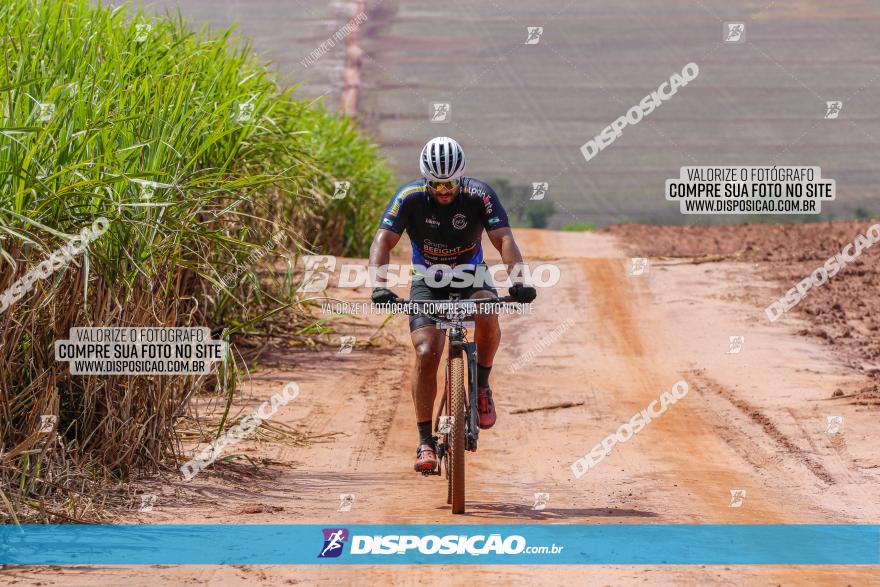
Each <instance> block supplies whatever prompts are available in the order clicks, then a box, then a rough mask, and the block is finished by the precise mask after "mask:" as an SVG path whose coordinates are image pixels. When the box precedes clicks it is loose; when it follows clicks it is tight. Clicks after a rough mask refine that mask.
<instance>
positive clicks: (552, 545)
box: [0, 524, 880, 565]
mask: <svg viewBox="0 0 880 587" xmlns="http://www.w3.org/2000/svg"><path fill="white" fill-rule="evenodd" d="M0 564H27V565H48V564H53V565H69V564H77V565H148V564H245V565H247V564H260V565H270V564H272V565H274V564H287V565H302V564H369V565H373V564H569V565H572V564H580V565H584V564H587V565H589V564H620V565H632V564H639V565H679V564H685V565H691V564H700V565H711V564H724V565H771V564H772V565H783V564H785V565H788V564H794V565H838V564H845V565H880V525H818V524H803V525H801V524H793V525H788V524H786V525H733V524H705V525H704V524H699V525H698V524H618V525H602V524H581V525H562V524H541V525H538V524H485V525H425V524H417V525H373V524H351V525H346V526H339V525H331V524H328V525H274V524H273V525H183V524H181V525H173V524H172V525H96V526H87V525H47V526H43V525H28V526H20V527H17V526H0Z"/></svg>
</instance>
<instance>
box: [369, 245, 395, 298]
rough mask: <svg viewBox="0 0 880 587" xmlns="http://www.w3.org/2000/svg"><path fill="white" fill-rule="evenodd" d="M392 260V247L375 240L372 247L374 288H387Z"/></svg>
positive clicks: (371, 264) (371, 270)
mask: <svg viewBox="0 0 880 587" xmlns="http://www.w3.org/2000/svg"><path fill="white" fill-rule="evenodd" d="M390 260H391V247H389V246H388V245H387V243H385V242H384V241H381V240H378V239H377V240H375V241H373V245H372V246H371V247H370V277H371V278H372V282H373V284H372V285H373V287H387V286H388V279H387V269H388V262H389V261H390Z"/></svg>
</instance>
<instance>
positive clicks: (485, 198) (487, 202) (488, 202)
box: [483, 194, 492, 214]
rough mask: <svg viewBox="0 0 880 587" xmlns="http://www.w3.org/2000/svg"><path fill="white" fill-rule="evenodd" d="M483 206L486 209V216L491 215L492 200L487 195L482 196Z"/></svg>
mask: <svg viewBox="0 0 880 587" xmlns="http://www.w3.org/2000/svg"><path fill="white" fill-rule="evenodd" d="M483 205H484V206H485V207H486V214H491V213H492V200H490V199H489V194H483Z"/></svg>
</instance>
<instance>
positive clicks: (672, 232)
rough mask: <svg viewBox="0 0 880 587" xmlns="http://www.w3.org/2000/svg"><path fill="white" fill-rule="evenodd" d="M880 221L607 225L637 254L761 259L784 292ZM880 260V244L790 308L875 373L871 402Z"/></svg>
mask: <svg viewBox="0 0 880 587" xmlns="http://www.w3.org/2000/svg"><path fill="white" fill-rule="evenodd" d="M877 222H880V220H877V219H873V220H861V221H839V222H822V223H815V224H785V225H780V224H740V225H733V226H652V225H644V224H625V225H619V226H611V227H609V228H607V229H605V230H604V231H605V232H609V233H611V234H613V235H615V236H617V237H619V238H620V240H621V241H622V242H623V243H626V244H627V246H628V247H629V250H630V252H631V253H632V255H633V256H641V257H696V258H699V259H702V260H704V261H708V260H713V259H714V258H715V257H716V256H717V258H719V259H722V258H726V259H729V260H740V261H745V262H753V263H756V264H757V266H758V271H759V272H760V274H761V275H762V276H763V277H765V278H767V279H770V280H773V281H776V282H777V283H778V284H779V296H781V295H783V294H784V293H785V292H786V291H787V290H788V289H790V288H791V287H794V285H795V284H796V283H797V282H798V281H800V280H801V279H803V278H805V277H807V276H808V275H809V274H810V273H811V272H812V271H813V270H815V269H816V268H818V267H820V266H821V265H822V264H823V263H824V262H825V261H826V260H827V259H828V258H829V257H832V256H833V255H834V254H835V253H838V252H840V250H841V249H842V248H843V247H844V246H846V245H847V244H849V243H852V242H853V240H854V239H855V237H856V235H858V234H865V231H866V230H867V228H868V227H869V226H871V225H872V224H876V223H877ZM878 261H880V246H878V247H873V248H869V249H867V250H865V251H863V252H862V254H861V256H860V257H858V259H856V260H855V262H853V263H850V264H848V265H847V266H846V267H845V268H843V269H842V270H841V271H840V272H839V273H837V275H835V276H834V277H833V278H831V279H830V280H829V281H828V282H827V283H825V284H824V285H822V286H821V287H813V288H812V289H810V290H809V292H808V293H807V296H806V297H805V298H804V299H803V300H802V301H801V302H800V304H798V305H797V306H795V308H794V309H793V310H792V311H793V312H794V314H795V315H796V316H798V317H800V318H803V319H805V320H807V321H808V322H809V324H810V326H808V327H807V328H804V329H802V330H801V331H800V334H802V335H805V336H816V337H820V338H822V339H824V340H825V341H827V343H828V344H830V345H831V346H832V347H833V348H834V349H835V350H837V351H840V352H841V353H843V355H844V356H845V357H847V362H848V363H849V364H851V365H852V366H854V367H857V368H858V369H860V370H862V371H863V372H864V373H865V374H866V375H867V376H868V377H870V378H871V381H872V382H871V384H870V385H867V386H866V387H865V388H863V389H862V390H861V392H860V393H859V394H858V397H857V398H856V400H857V401H858V402H859V403H862V402H864V403H866V404H873V405H880V263H878ZM771 301H772V300H771V299H768V300H767V304H769V303H770V302H771Z"/></svg>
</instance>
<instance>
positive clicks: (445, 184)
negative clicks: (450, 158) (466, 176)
mask: <svg viewBox="0 0 880 587" xmlns="http://www.w3.org/2000/svg"><path fill="white" fill-rule="evenodd" d="M458 185H459V181H458V180H457V179H450V180H449V181H429V182H428V187H429V188H431V191H434V192H436V193H438V194H440V195H444V194H448V193H449V192H453V191H455V190H457V189H458Z"/></svg>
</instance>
